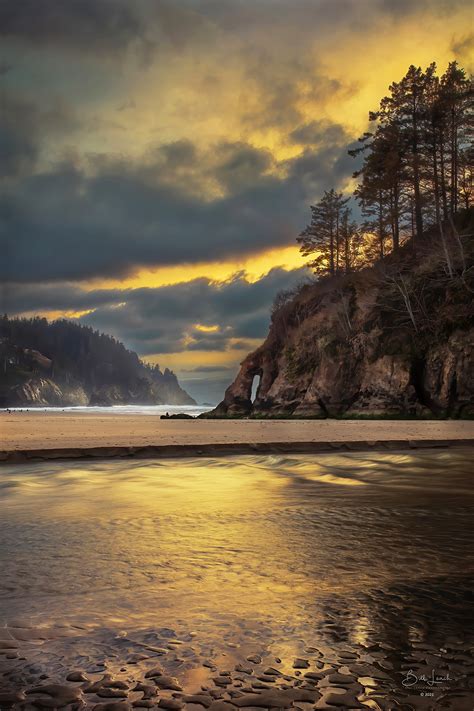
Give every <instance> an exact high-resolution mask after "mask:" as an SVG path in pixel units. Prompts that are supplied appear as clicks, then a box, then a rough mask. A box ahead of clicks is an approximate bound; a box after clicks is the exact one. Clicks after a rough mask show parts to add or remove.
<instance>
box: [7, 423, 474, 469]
mask: <svg viewBox="0 0 474 711" xmlns="http://www.w3.org/2000/svg"><path fill="white" fill-rule="evenodd" d="M437 442H444V443H446V444H448V443H449V444H453V443H454V444H456V443H457V444H474V421H459V420H457V421H438V420H418V421H414V420H364V421H361V420H342V421H341V420H273V421H268V420H267V421H262V420H261V421H259V420H199V419H194V420H172V419H171V420H161V419H159V417H157V416H152V415H151V416H147V415H114V414H103V415H102V414H97V413H90V414H89V413H81V414H74V413H69V412H67V413H53V414H52V413H50V412H48V413H45V412H40V411H38V412H34V413H32V412H15V413H12V414H9V413H6V412H5V413H1V414H0V451H1V457H2V458H3V459H6V458H11V456H12V455H13V454H14V456H16V457H18V456H19V455H20V453H23V454H24V455H25V456H32V455H33V453H35V454H37V455H38V456H41V457H48V456H50V455H53V456H54V455H55V456H83V455H88V456H117V455H121V456H123V455H124V454H128V455H136V454H141V455H144V454H146V453H147V450H144V449H143V448H148V454H150V455H155V454H159V453H163V454H172V455H179V454H183V455H187V454H196V453H197V454H201V453H203V454H204V453H205V454H211V453H212V454H216V453H219V452H222V453H236V452H239V451H242V452H245V451H252V449H253V450H259V451H269V450H270V449H271V448H272V447H274V448H276V449H277V450H278V451H283V450H285V451H311V450H312V449H313V450H314V451H321V450H322V449H324V448H325V447H326V448H331V447H334V448H338V447H339V446H342V445H345V446H349V447H353V448H356V449H361V448H367V447H370V448H372V447H379V446H387V447H390V448H393V447H398V446H404V445H411V446H429V445H430V444H435V443H437ZM92 450H93V451H92ZM137 450H140V451H137Z"/></svg>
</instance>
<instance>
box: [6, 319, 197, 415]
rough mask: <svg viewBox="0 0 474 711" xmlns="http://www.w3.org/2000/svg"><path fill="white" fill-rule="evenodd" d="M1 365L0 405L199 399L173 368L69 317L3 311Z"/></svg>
mask: <svg viewBox="0 0 474 711" xmlns="http://www.w3.org/2000/svg"><path fill="white" fill-rule="evenodd" d="M0 367H1V375H0V407H14V406H35V405H36V406H38V405H39V406H40V405H43V406H44V405H52V406H65V405H114V404H115V405H121V404H128V403H134V404H138V405H146V404H156V405H159V404H167V405H192V404H195V402H194V400H193V399H192V398H191V397H190V396H189V395H188V394H187V393H186V392H185V391H184V390H182V388H181V387H180V386H179V383H178V380H177V378H176V376H175V374H174V373H173V372H172V371H170V370H168V369H167V368H166V369H165V370H164V371H163V372H162V371H161V369H160V368H159V367H158V366H157V365H149V364H147V363H144V362H143V361H142V360H141V359H140V358H139V357H138V355H137V354H136V353H135V352H133V351H130V350H128V349H127V348H125V346H124V345H123V344H122V343H120V341H118V340H116V339H115V338H113V337H112V336H109V335H106V334H104V333H100V332H99V331H95V330H93V329H92V328H90V327H89V326H84V325H81V324H78V323H73V322H71V321H67V320H66V319H59V320H57V321H53V322H51V323H50V322H48V321H47V320H46V319H45V318H40V317H36V318H14V319H10V318H8V317H7V316H3V317H2V318H1V319H0Z"/></svg>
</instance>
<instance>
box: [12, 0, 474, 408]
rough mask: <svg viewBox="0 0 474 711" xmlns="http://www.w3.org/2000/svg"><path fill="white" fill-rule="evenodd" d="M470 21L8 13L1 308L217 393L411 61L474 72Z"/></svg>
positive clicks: (88, 4) (183, 6)
mask: <svg viewBox="0 0 474 711" xmlns="http://www.w3.org/2000/svg"><path fill="white" fill-rule="evenodd" d="M470 24H472V23H471V7H470V3H469V2H468V0H419V1H418V2H412V1H411V0H337V1H336V0H272V1H271V2H270V0H200V1H199V2H196V0H179V1H177V0H41V2H40V1H39V0H22V1H21V2H19V1H18V0H0V37H1V39H2V50H3V51H2V60H1V63H0V81H1V84H2V85H1V89H0V91H1V99H2V112H1V114H0V186H1V193H0V256H1V258H0V279H1V280H2V282H3V284H4V286H3V288H2V291H0V299H1V302H2V303H1V304H0V307H1V309H2V310H3V311H7V312H8V313H44V314H48V315H49V316H50V317H57V316H61V315H63V316H64V315H65V316H67V317H75V318H80V319H81V320H82V321H83V322H86V323H90V324H91V325H94V327H96V328H100V329H103V330H105V331H108V332H111V333H114V334H115V335H116V336H117V337H119V338H121V339H123V340H124V341H125V342H126V343H127V345H128V346H130V347H133V348H135V349H136V350H137V351H138V352H139V353H140V354H141V355H144V356H147V357H150V358H153V359H154V360H161V362H162V363H164V364H166V365H169V366H171V367H175V369H176V370H177V371H178V372H179V373H180V374H181V375H182V377H183V378H184V379H185V383H188V381H189V383H190V386H189V387H190V389H191V391H192V392H194V393H197V390H196V389H195V388H196V387H201V386H200V385H199V383H201V384H202V382H204V379H205V378H207V379H208V380H212V381H213V382H214V383H215V386H216V387H215V388H214V390H213V393H214V395H213V397H214V398H217V397H218V396H217V395H216V392H217V390H216V388H217V387H219V388H221V390H223V389H224V386H225V384H226V382H225V381H226V379H227V376H228V375H229V376H231V374H232V373H233V371H234V369H235V367H236V364H237V363H238V361H239V360H240V359H241V358H242V357H243V356H244V355H245V352H246V350H249V349H252V348H254V347H255V345H256V344H258V342H259V340H260V339H262V338H263V337H264V336H265V333H266V329H267V326H268V321H269V310H270V305H271V302H272V300H273V297H274V294H275V293H276V292H277V291H278V290H279V289H280V288H288V287H290V286H292V285H293V284H294V283H295V281H298V280H299V279H300V278H301V276H302V273H301V271H300V270H299V266H300V264H301V261H300V260H299V257H298V254H297V251H296V245H295V237H296V236H297V234H298V232H299V231H300V230H301V229H302V228H303V227H304V226H305V224H306V222H307V220H308V218H309V205H310V204H311V203H313V202H314V201H315V200H317V199H318V198H319V197H320V196H321V194H322V193H323V191H324V190H326V189H330V188H332V187H334V188H338V189H342V190H346V191H348V192H349V191H350V190H351V188H352V182H351V174H352V173H353V171H354V170H355V169H356V167H357V163H356V162H355V161H354V160H353V159H351V158H350V157H349V156H348V154H347V149H348V147H350V146H352V145H353V142H354V141H355V140H356V139H357V137H358V136H359V135H360V134H361V133H362V132H363V131H364V130H366V128H367V113H368V111H369V110H370V109H375V108H376V107H377V105H378V102H379V100H380V98H381V96H383V95H384V93H386V91H387V87H388V85H389V83H390V82H391V81H393V80H397V79H399V78H400V77H401V76H402V75H403V74H404V73H405V71H406V69H407V66H408V65H409V64H411V63H413V64H416V65H422V66H426V65H427V64H429V63H430V62H431V61H433V60H434V61H436V62H437V63H438V65H439V66H440V68H441V70H443V69H444V67H445V66H446V64H447V62H448V61H451V60H453V59H456V58H458V59H459V60H460V61H461V62H463V63H465V66H466V68H467V69H469V68H470V67H469V65H468V62H469V60H470V55H469V49H470V47H471V46H472V37H471V36H470V34H469V31H468V30H469V27H470ZM291 246H292V247H291ZM289 252H291V255H289ZM252 262H255V264H256V265H258V267H256V268H255V270H254V271H253V273H252V268H251V267H252ZM281 266H285V269H281V268H280V269H275V268H274V267H281ZM272 268H273V269H272ZM242 269H244V270H247V271H246V274H243V273H239V271H240V270H242ZM291 270H293V271H291ZM197 277H202V278H197ZM216 280H218V281H216ZM178 282H180V283H179V285H178ZM145 287H147V288H145ZM227 368H228V369H229V370H226V369H227ZM230 379H231V378H230V377H229V380H230ZM196 383H198V385H196ZM193 389H194V390H193ZM219 394H222V392H220V393H219ZM198 397H199V399H207V398H205V397H202V396H201V395H198Z"/></svg>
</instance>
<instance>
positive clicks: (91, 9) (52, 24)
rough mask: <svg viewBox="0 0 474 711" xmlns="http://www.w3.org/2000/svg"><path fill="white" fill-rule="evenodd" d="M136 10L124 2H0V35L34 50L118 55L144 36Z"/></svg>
mask: <svg viewBox="0 0 474 711" xmlns="http://www.w3.org/2000/svg"><path fill="white" fill-rule="evenodd" d="M136 9H137V8H136V5H135V3H131V2H127V1H126V0H40V1H39V2H38V0H21V2H18V0H2V2H0V28H1V30H0V34H1V35H2V36H3V37H5V38H11V39H16V40H22V41H25V42H28V43H30V44H32V45H37V46H42V45H43V46H47V47H51V46H52V45H55V44H56V45H60V46H63V47H65V48H66V49H80V50H84V51H87V52H91V51H96V52H100V53H102V52H109V51H111V50H114V51H117V50H121V49H124V48H126V47H127V46H128V45H129V44H130V43H131V42H132V41H134V40H135V39H136V38H137V37H142V36H143V32H144V22H143V17H140V15H139V14H138V13H137V11H136Z"/></svg>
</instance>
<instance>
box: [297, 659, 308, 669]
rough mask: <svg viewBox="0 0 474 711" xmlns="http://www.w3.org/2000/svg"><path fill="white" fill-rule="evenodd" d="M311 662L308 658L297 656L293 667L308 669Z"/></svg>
mask: <svg viewBox="0 0 474 711" xmlns="http://www.w3.org/2000/svg"><path fill="white" fill-rule="evenodd" d="M308 667H309V662H308V660H307V659H301V658H300V657H297V658H296V659H295V661H294V662H293V669H308Z"/></svg>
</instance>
